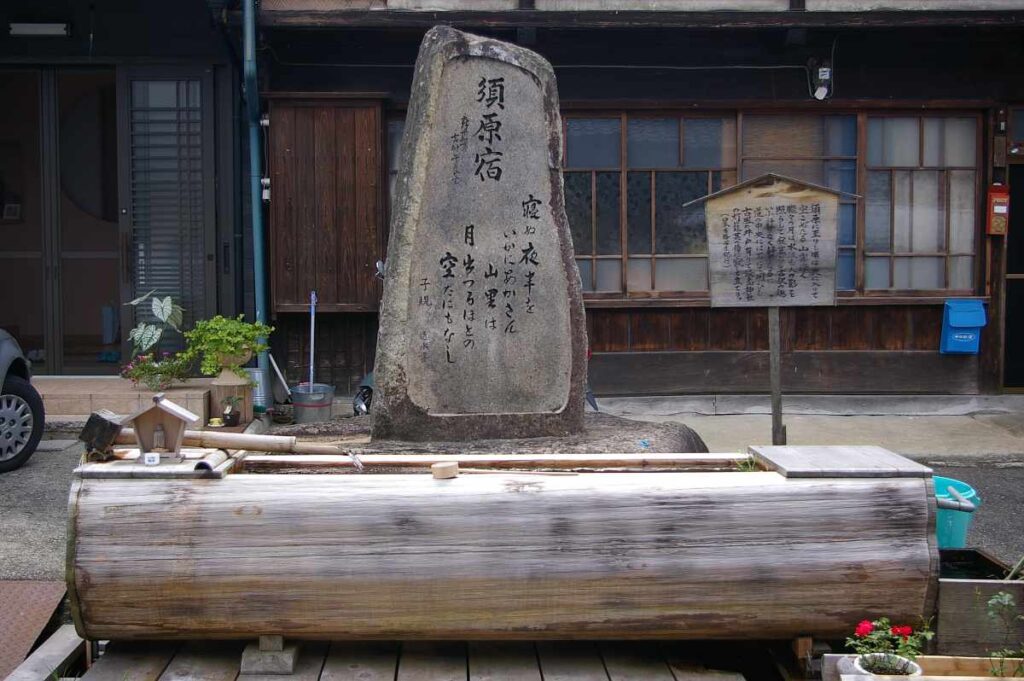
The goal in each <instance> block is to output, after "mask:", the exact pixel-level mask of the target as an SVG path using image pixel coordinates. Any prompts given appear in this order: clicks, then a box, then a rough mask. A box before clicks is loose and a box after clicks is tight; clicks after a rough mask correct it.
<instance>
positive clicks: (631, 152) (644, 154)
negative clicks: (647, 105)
mask: <svg viewBox="0 0 1024 681" xmlns="http://www.w3.org/2000/svg"><path fill="white" fill-rule="evenodd" d="M626 150H627V151H626V153H627V156H628V159H629V167H630V168H675V167H677V166H678V165H679V119H678V118H633V119H630V121H629V125H628V126H627V130H626Z"/></svg>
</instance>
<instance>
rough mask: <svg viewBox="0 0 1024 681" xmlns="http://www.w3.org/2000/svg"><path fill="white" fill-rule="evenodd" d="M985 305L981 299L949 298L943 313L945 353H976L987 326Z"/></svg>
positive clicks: (940, 350)
mask: <svg viewBox="0 0 1024 681" xmlns="http://www.w3.org/2000/svg"><path fill="white" fill-rule="evenodd" d="M985 324H986V320H985V306H984V305H982V303H981V301H980V300H947V301H946V309H945V310H944V311H943V313H942V341H941V342H940V344H939V352H941V353H943V354H947V355H948V354H958V355H976V354H978V346H979V344H980V341H981V328H982V327H983V326H985Z"/></svg>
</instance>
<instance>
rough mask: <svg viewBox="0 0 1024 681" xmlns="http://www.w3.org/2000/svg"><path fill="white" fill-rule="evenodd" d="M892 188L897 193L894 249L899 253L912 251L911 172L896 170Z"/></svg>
mask: <svg viewBox="0 0 1024 681" xmlns="http://www.w3.org/2000/svg"><path fill="white" fill-rule="evenodd" d="M892 186H893V191H894V192H895V197H894V202H895V203H894V205H893V207H892V222H893V242H894V244H895V245H894V247H893V249H894V250H895V251H896V252H897V253H906V252H908V251H910V219H911V206H910V186H911V183H910V171H909V170H896V171H893V174H892Z"/></svg>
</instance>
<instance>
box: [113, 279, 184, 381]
mask: <svg viewBox="0 0 1024 681" xmlns="http://www.w3.org/2000/svg"><path fill="white" fill-rule="evenodd" d="M155 292H156V289H153V290H152V291H150V292H149V293H146V294H145V295H143V296H140V297H138V298H136V299H135V300H133V301H131V302H129V303H126V305H130V306H132V307H135V308H138V307H139V306H140V305H142V304H143V303H145V302H146V301H149V303H150V305H149V307H150V310H151V314H152V318H153V321H151V322H146V321H140V322H139V323H138V324H137V325H136V326H135V328H133V329H132V330H131V332H129V334H128V338H129V340H131V342H132V360H131V361H130V362H128V364H125V365H124V366H122V367H121V377H122V378H127V379H129V380H131V382H132V383H133V384H135V386H136V387H138V385H139V384H140V383H141V384H142V385H144V386H146V387H147V388H148V389H150V390H152V391H154V392H160V391H163V390H166V389H167V388H168V387H170V386H171V384H172V383H174V382H175V381H183V380H185V379H186V378H188V377H189V374H190V372H191V364H192V359H191V357H189V356H187V355H186V354H183V353H175V354H173V355H172V354H171V353H170V352H160V353H159V354H158V353H157V352H156V348H157V344H158V343H159V342H160V340H161V338H163V337H164V336H165V333H166V332H168V331H174V332H177V333H181V322H182V315H183V310H182V309H181V306H180V305H178V304H177V303H175V302H174V300H173V299H172V298H171V297H170V296H166V297H164V298H160V297H159V296H154V295H153V294H154V293H155Z"/></svg>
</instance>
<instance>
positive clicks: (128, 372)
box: [121, 352, 192, 392]
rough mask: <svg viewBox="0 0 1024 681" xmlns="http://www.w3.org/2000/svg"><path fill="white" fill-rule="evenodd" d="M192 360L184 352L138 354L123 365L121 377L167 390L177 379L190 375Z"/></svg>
mask: <svg viewBox="0 0 1024 681" xmlns="http://www.w3.org/2000/svg"><path fill="white" fill-rule="evenodd" d="M191 369H192V362H191V360H189V358H188V357H186V356H185V355H184V354H183V353H177V354H174V355H172V354H171V353H169V352H164V353H162V354H161V355H160V356H159V357H157V356H156V353H146V354H141V355H136V356H135V358H134V359H133V360H132V361H130V362H128V364H125V365H124V366H123V367H121V377H122V378H127V379H129V380H130V381H131V382H132V383H134V384H135V385H136V386H138V385H139V384H140V383H141V384H142V385H144V386H146V387H147V388H148V389H150V390H152V391H154V392H159V391H161V390H166V389H167V388H169V387H170V386H171V385H172V384H173V383H174V382H175V381H183V380H185V379H186V378H188V377H189V375H190V373H191Z"/></svg>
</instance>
